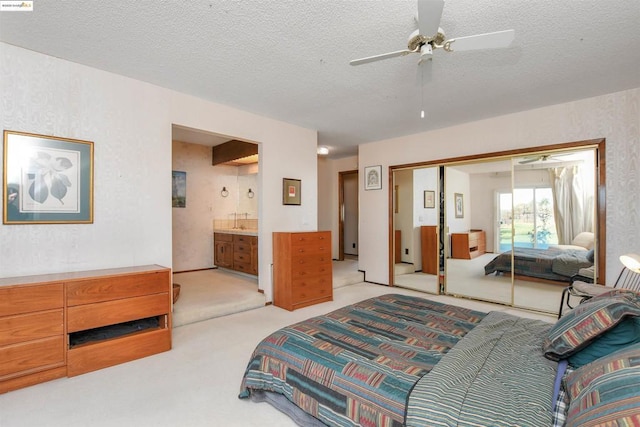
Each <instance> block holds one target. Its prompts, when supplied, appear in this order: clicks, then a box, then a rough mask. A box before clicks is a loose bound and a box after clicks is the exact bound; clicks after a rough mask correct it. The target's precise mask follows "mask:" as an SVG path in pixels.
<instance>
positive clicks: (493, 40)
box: [445, 30, 515, 52]
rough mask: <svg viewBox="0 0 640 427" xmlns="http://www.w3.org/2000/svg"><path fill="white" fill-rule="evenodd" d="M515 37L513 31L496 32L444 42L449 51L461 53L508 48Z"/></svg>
mask: <svg viewBox="0 0 640 427" xmlns="http://www.w3.org/2000/svg"><path fill="white" fill-rule="evenodd" d="M514 37H515V31H514V30H505V31H496V32H494V33H485V34H476V35H475V36H467V37H458V38H455V39H450V40H447V41H446V42H445V45H447V44H448V45H449V50H451V51H453V52H462V51H465V50H476V49H497V48H501V47H508V46H509V45H510V44H511V42H512V41H513V38H514Z"/></svg>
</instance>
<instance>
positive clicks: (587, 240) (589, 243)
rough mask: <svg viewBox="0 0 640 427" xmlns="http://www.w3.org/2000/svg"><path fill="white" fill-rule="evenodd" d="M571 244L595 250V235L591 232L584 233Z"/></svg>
mask: <svg viewBox="0 0 640 427" xmlns="http://www.w3.org/2000/svg"><path fill="white" fill-rule="evenodd" d="M571 244H572V245H576V246H582V247H583V248H585V249H593V233H591V232H589V231H583V232H582V233H579V234H578V235H577V236H576V237H574V238H573V240H572V241H571Z"/></svg>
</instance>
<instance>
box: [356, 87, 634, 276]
mask: <svg viewBox="0 0 640 427" xmlns="http://www.w3.org/2000/svg"><path fill="white" fill-rule="evenodd" d="M601 137H604V138H606V179H607V194H606V207H607V218H606V225H607V229H606V232H607V242H606V257H607V281H609V282H612V281H613V280H615V277H616V275H617V273H618V272H619V271H620V269H621V264H620V262H619V260H618V257H619V256H620V255H622V254H625V253H628V252H635V253H640V244H638V243H637V242H638V239H637V238H634V239H630V238H629V236H640V214H639V213H640V191H638V182H639V178H638V171H640V89H639V88H636V89H632V90H627V91H623V92H617V93H612V94H607V95H603V96H599V97H594V98H588V99H583V100H579V101H574V102H568V103H565V104H559V105H554V106H548V107H544V108H539V109H536V110H530V111H524V112H519V113H514V114H509V115H505V116H500V117H494V118H491V119H486V120H481V121H477V122H472V123H467V124H463V125H459V126H454V127H450V128H445V129H438V130H434V131H430V132H425V133H420V134H414V135H409V136H404V137H399V138H394V139H389V140H384V141H378V142H372V143H369V144H363V145H360V146H359V167H360V170H361V171H363V170H364V168H365V167H366V166H370V165H378V164H381V165H382V166H383V167H382V175H383V176H382V183H383V188H382V191H366V192H361V195H360V212H366V218H364V215H361V221H360V256H359V268H360V269H362V270H365V271H366V275H367V276H366V277H367V280H369V281H372V282H380V283H388V278H389V274H388V270H389V266H388V263H387V257H388V249H389V248H388V242H387V240H388V239H387V238H386V236H387V233H388V215H387V210H386V209H384V208H381V207H384V206H386V205H387V199H388V192H389V184H388V182H389V180H388V173H389V169H388V167H389V166H390V165H402V164H410V163H415V162H417V161H427V160H437V159H447V158H452V157H457V156H466V155H473V154H480V153H486V152H494V151H502V150H512V149H517V148H525V147H535V146H544V145H550V144H558V143H564V142H571V141H582V140H588V139H594V138H601Z"/></svg>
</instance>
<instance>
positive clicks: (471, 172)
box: [391, 140, 606, 313]
mask: <svg viewBox="0 0 640 427" xmlns="http://www.w3.org/2000/svg"><path fill="white" fill-rule="evenodd" d="M548 148H549V149H548V150H546V151H541V150H538V151H536V150H535V149H528V150H519V151H517V152H512V153H511V152H508V153H507V152H505V153H493V155H487V156H486V157H484V158H481V157H474V158H465V159H446V160H442V161H438V162H430V163H429V164H425V165H424V166H422V167H420V166H411V167H407V168H402V167H398V168H392V172H393V175H392V176H393V185H394V193H393V212H394V213H393V216H392V224H391V227H392V230H393V232H392V234H393V247H394V253H393V257H392V258H391V259H392V260H393V273H392V274H391V283H392V284H394V285H396V286H401V287H407V288H412V289H416V290H420V291H424V292H430V293H445V294H448V295H453V296H460V297H467V298H473V299H478V300H483V301H489V302H496V303H501V304H505V305H509V306H515V307H520V308H526V309H532V310H537V311H544V312H548V313H556V312H557V310H558V306H559V302H560V296H561V293H562V290H563V289H564V287H566V286H567V285H568V284H569V282H570V280H571V277H572V276H573V275H576V274H580V275H581V276H582V277H583V279H584V278H586V280H589V279H591V280H593V281H594V282H596V283H604V277H605V275H604V273H605V272H604V267H605V266H604V242H605V241H606V239H605V238H604V236H605V232H604V225H605V224H604V212H605V206H604V195H605V177H604V158H603V156H602V155H600V153H602V152H603V151H604V140H591V141H584V142H582V143H567V144H558V145H556V146H553V147H548ZM551 148H553V149H551ZM432 192H433V194H432Z"/></svg>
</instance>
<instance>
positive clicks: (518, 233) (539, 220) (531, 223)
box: [499, 187, 558, 252]
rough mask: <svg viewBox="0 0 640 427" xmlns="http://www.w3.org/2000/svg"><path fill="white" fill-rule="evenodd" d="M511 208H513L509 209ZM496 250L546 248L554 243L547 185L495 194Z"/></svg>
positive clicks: (549, 193)
mask: <svg viewBox="0 0 640 427" xmlns="http://www.w3.org/2000/svg"><path fill="white" fill-rule="evenodd" d="M512 207H513V211H512ZM499 218H500V251H501V252H504V251H508V250H511V242H512V239H511V233H512V232H513V244H514V245H515V247H517V248H538V249H546V248H548V247H549V245H555V244H558V235H557V232H556V224H555V220H554V208H553V193H552V191H551V188H549V187H541V188H516V189H514V191H513V194H512V193H500V194H499Z"/></svg>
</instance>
